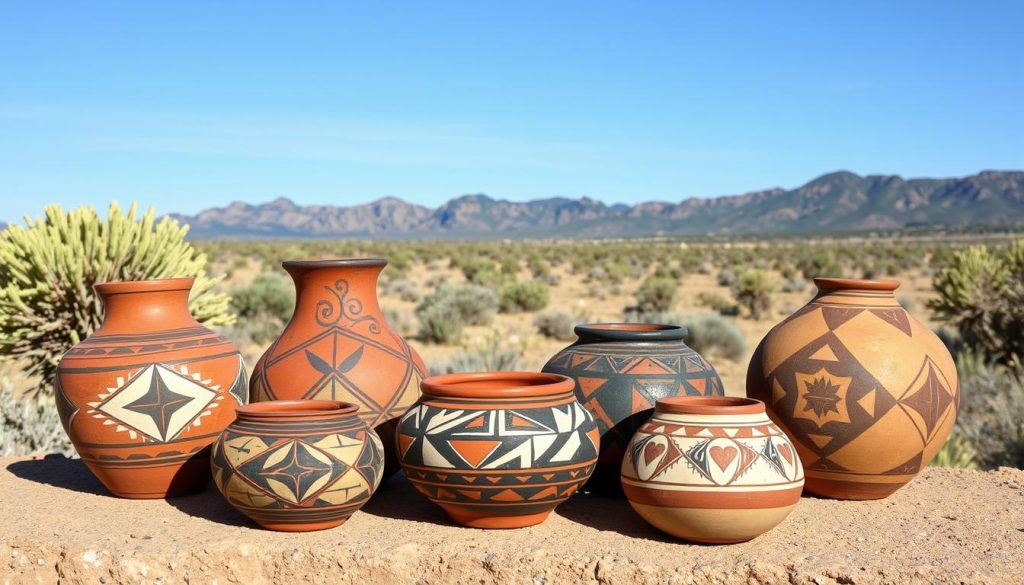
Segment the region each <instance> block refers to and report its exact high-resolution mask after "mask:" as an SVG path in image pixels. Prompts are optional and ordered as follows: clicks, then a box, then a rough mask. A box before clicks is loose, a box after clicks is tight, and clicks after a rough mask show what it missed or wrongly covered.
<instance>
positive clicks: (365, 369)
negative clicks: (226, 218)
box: [250, 258, 427, 474]
mask: <svg viewBox="0 0 1024 585" xmlns="http://www.w3.org/2000/svg"><path fill="white" fill-rule="evenodd" d="M387 263H388V262H387V260H385V259H383V258H341V259H312V260H288V261H286V262H283V263H282V266H284V269H285V270H286V271H287V272H288V274H289V275H290V276H291V277H292V280H294V281H295V290H296V300H295V311H294V313H293V314H292V317H291V319H290V320H289V321H288V324H287V325H286V326H285V328H284V331H282V332H281V335H280V336H279V337H278V338H277V339H276V340H275V341H274V343H273V344H271V346H270V347H269V348H268V349H267V351H266V352H264V354H263V356H262V357H260V359H259V361H258V362H257V363H256V367H255V368H253V372H252V379H251V383H250V391H251V392H252V401H253V402H260V401H264V400H344V401H346V402H351V403H353V404H356V405H358V406H359V417H360V418H362V419H363V422H365V423H366V424H367V425H368V426H369V427H370V428H372V429H375V430H376V431H377V432H378V433H379V434H380V437H381V440H382V441H383V442H384V448H385V451H386V455H385V462H386V467H385V473H387V474H390V473H392V472H394V471H397V470H398V459H397V455H396V454H395V453H394V451H393V446H394V442H395V441H394V431H395V424H397V422H398V417H399V416H401V415H402V413H404V412H405V411H406V410H407V409H408V408H409V406H411V405H412V403H413V402H415V401H416V398H417V397H418V396H419V383H420V381H421V380H422V379H423V378H425V377H426V371H427V369H426V366H425V365H424V363H423V360H422V359H420V356H419V355H418V354H417V353H416V352H415V351H414V350H413V349H412V347H410V346H409V344H408V343H407V342H406V341H405V339H403V338H402V336H400V335H399V334H398V333H396V332H395V331H394V329H392V328H391V326H390V325H388V323H387V321H386V320H385V319H384V315H383V314H382V313H381V309H380V305H379V304H378V302H377V280H378V278H379V277H380V274H381V271H382V270H384V267H385V266H387Z"/></svg>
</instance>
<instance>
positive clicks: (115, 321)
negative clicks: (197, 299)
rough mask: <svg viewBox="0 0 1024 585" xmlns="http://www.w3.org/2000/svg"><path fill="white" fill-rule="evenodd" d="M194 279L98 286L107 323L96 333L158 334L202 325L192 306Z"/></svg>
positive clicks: (108, 283) (117, 283)
mask: <svg viewBox="0 0 1024 585" xmlns="http://www.w3.org/2000/svg"><path fill="white" fill-rule="evenodd" d="M192 282H193V279H191V278H171V279H166V280H140V281H128V282H107V283H102V284H97V285H96V287H95V288H96V292H97V294H99V295H100V298H101V299H102V300H103V307H104V317H103V324H102V325H101V326H100V328H99V329H98V330H97V331H96V333H95V334H94V335H115V334H124V333H125V332H131V333H154V332H158V331H168V330H172V329H183V328H186V327H195V326H199V322H198V321H196V320H195V318H194V317H192V313H190V312H189V309H188V297H189V293H190V292H191V290H192Z"/></svg>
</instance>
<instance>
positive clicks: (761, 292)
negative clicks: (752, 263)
mask: <svg viewBox="0 0 1024 585" xmlns="http://www.w3.org/2000/svg"><path fill="white" fill-rule="evenodd" d="M778 289H779V283H778V281H776V280H775V277H774V276H772V275H771V274H769V273H767V272H765V271H763V270H746V271H744V272H743V274H741V275H740V276H739V278H737V279H736V282H734V283H733V285H732V296H733V298H735V299H736V303H737V304H739V306H741V307H743V308H745V309H747V311H748V312H749V313H750V317H751V318H752V319H755V320H760V319H762V318H764V317H766V316H768V313H769V312H771V310H772V305H773V304H774V302H775V295H776V293H777V292H778Z"/></svg>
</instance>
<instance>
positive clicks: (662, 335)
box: [573, 323, 688, 341]
mask: <svg viewBox="0 0 1024 585" xmlns="http://www.w3.org/2000/svg"><path fill="white" fill-rule="evenodd" d="M573 331H575V332H576V335H577V336H579V337H587V338H592V339H604V340H608V341H676V340H680V339H682V338H684V337H686V334H687V333H688V332H687V330H686V327H683V326H680V325H664V324H660V323H587V324H585V325H577V326H576V328H575V329H573Z"/></svg>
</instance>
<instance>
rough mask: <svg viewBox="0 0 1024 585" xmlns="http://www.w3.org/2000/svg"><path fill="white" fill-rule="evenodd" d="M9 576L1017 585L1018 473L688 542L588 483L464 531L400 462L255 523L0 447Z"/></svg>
mask: <svg viewBox="0 0 1024 585" xmlns="http://www.w3.org/2000/svg"><path fill="white" fill-rule="evenodd" d="M0 494H3V496H2V497H0V583H37V582H38V583H55V582H58V581H59V582H60V583H72V584H77V583H106V584H112V583H162V584H164V585H171V584H174V583H213V582H216V583H221V584H224V583H247V584H259V583H275V582H277V583H307V582H308V583H322V582H328V583H338V584H346V583H358V584H361V585H362V584H366V585H372V584H377V583H381V584H385V583H386V584H392V583H424V584H429V583H527V584H531V583H537V584H540V583H577V582H584V583H623V584H627V583H628V584H632V583H674V584H675V583H678V584H688V583H717V584H731V583H737V584H739V583H743V584H757V583H819V584H820V583H1021V582H1024V577H1022V576H1024V471H1020V470H1009V469H1004V470H1000V471H996V472H988V473H982V472H972V471H963V470H946V469H928V470H926V471H925V472H924V473H922V475H921V476H920V477H919V478H918V479H917V480H915V481H914V482H913V483H911V484H910V485H909V486H907V487H906V488H904V489H902V490H900V491H899V492H897V493H896V494H895V495H893V496H892V497H890V498H888V499H886V500H880V501H867V502H841V501H833V500H823V499H815V498H804V499H802V500H801V501H800V503H799V505H798V506H797V507H796V509H795V510H794V511H793V513H792V514H791V515H790V516H789V518H787V519H786V521H785V522H783V523H782V524H781V525H779V526H778V527H777V528H776V529H775V530H773V531H771V532H768V533H767V534H764V535H762V536H760V537H758V538H756V539H754V540H753V541H750V542H747V543H743V544H737V545H726V546H701V545H691V544H683V543H680V542H677V541H674V540H671V539H669V538H668V537H666V536H664V535H662V534H661V533H659V532H658V531H656V530H655V529H654V528H651V527H650V526H648V525H647V524H645V523H644V522H643V521H642V520H641V519H640V518H639V517H638V516H636V515H635V514H634V513H633V511H632V510H630V508H629V505H628V504H627V503H626V502H625V501H623V500H614V499H608V498H604V497H600V496H592V495H587V494H580V495H578V496H575V497H573V498H572V499H570V500H569V501H568V502H567V503H566V504H563V505H562V506H560V507H559V508H558V509H557V510H556V511H555V512H554V513H553V514H552V515H551V516H550V517H549V518H548V520H547V521H546V522H544V523H543V524H541V525H538V526H534V527H531V528H524V529H519V530H510V531H484V530H475V529H469V528H461V527H457V526H454V525H453V524H452V523H451V521H450V520H448V519H447V518H446V516H445V515H444V512H442V511H441V510H440V509H439V508H437V507H436V506H432V505H431V504H429V503H428V502H426V501H424V499H423V498H422V497H421V496H420V495H419V494H417V493H415V492H414V491H413V489H412V488H411V487H410V486H409V484H408V483H407V482H406V480H405V478H404V477H402V476H401V474H398V475H396V476H394V477H392V478H390V479H389V480H388V481H387V482H385V484H384V485H383V486H382V487H381V489H380V490H379V491H378V492H377V494H376V495H375V496H374V497H373V499H372V500H371V501H370V503H368V504H367V505H366V507H365V508H363V510H362V511H360V512H358V513H356V514H355V515H353V516H352V518H351V519H350V520H349V521H348V522H347V523H346V524H345V525H343V526H341V527H338V528H335V529H332V530H327V531H322V532H314V533H305V534H285V533H275V532H269V531H266V530H261V529H258V528H256V527H254V525H253V524H251V523H250V522H249V521H248V520H247V519H246V518H245V517H244V516H242V515H241V514H239V513H238V512H236V511H234V510H233V509H231V507H230V506H228V504H227V503H226V502H225V501H224V500H223V499H222V498H221V496H220V495H219V494H218V493H216V491H215V490H214V489H213V486H212V485H211V486H210V487H209V489H207V491H206V492H204V493H201V494H197V495H193V496H186V497H182V498H176V499H172V500H167V501H164V500H148V501H125V500H120V499H117V498H114V497H111V496H109V495H106V493H105V492H104V490H103V488H102V486H101V485H100V484H99V482H98V481H97V480H96V479H95V478H94V477H93V476H92V475H91V474H90V473H89V472H88V470H86V469H85V467H84V465H83V464H82V463H81V462H79V461H77V460H68V459H64V458H50V459H42V460H29V459H13V458H7V459H0Z"/></svg>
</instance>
